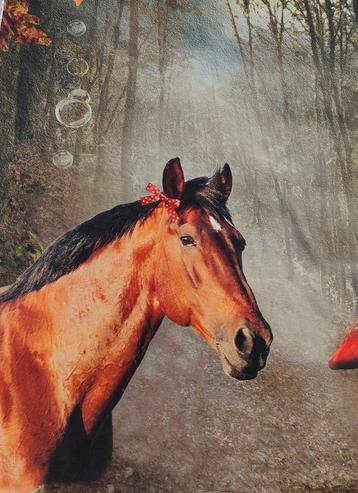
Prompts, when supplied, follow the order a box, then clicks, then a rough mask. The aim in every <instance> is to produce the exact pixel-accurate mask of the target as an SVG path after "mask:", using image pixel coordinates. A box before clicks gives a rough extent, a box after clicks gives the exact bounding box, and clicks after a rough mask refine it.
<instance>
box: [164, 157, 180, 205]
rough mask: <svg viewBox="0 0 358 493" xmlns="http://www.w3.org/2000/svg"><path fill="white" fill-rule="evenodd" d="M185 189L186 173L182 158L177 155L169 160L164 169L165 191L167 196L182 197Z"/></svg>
mask: <svg viewBox="0 0 358 493" xmlns="http://www.w3.org/2000/svg"><path fill="white" fill-rule="evenodd" d="M183 190H184V173H183V170H182V167H181V164H180V159H179V158H178V157H175V158H174V159H171V160H170V161H168V162H167V164H166V165H165V168H164V171H163V192H164V194H165V195H166V196H167V197H170V198H172V199H180V196H181V194H182V193H183Z"/></svg>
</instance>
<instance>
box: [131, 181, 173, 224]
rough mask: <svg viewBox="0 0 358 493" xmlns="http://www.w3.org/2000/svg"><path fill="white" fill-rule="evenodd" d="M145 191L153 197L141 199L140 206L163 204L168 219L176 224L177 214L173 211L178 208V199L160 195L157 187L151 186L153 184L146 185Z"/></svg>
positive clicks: (148, 196)
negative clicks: (155, 203) (154, 203)
mask: <svg viewBox="0 0 358 493" xmlns="http://www.w3.org/2000/svg"><path fill="white" fill-rule="evenodd" d="M146 190H148V192H150V193H152V194H153V195H147V196H146V197H141V199H140V203H141V204H142V205H146V204H152V203H153V202H164V205H165V207H166V209H167V211H168V214H169V217H170V219H171V220H172V221H174V222H177V221H178V219H179V216H178V214H177V213H176V211H175V209H177V208H178V207H179V206H180V200H179V199H171V198H170V197H167V196H166V195H164V193H162V192H161V191H160V190H159V188H158V187H156V186H155V185H153V183H148V185H147V186H146Z"/></svg>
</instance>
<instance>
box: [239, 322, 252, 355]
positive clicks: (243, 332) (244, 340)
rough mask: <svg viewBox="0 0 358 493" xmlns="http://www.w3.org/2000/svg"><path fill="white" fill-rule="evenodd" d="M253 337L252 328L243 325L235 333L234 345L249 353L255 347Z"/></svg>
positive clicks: (242, 351)
mask: <svg viewBox="0 0 358 493" xmlns="http://www.w3.org/2000/svg"><path fill="white" fill-rule="evenodd" d="M253 344H254V343H253V337H252V334H251V331H250V329H248V328H247V327H241V328H240V329H239V330H238V331H237V332H236V334H235V338H234V345H235V347H236V348H237V349H238V350H239V351H240V352H241V353H244V354H246V355H249V354H250V353H251V351H252V348H253Z"/></svg>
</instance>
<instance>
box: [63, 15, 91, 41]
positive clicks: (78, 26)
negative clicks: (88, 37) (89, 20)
mask: <svg viewBox="0 0 358 493" xmlns="http://www.w3.org/2000/svg"><path fill="white" fill-rule="evenodd" d="M86 30H87V27H86V24H85V23H84V22H83V21H81V20H79V19H75V20H73V21H71V22H70V23H69V24H67V32H68V34H71V36H74V37H75V38H79V37H80V36H83V34H84V33H85V32H86Z"/></svg>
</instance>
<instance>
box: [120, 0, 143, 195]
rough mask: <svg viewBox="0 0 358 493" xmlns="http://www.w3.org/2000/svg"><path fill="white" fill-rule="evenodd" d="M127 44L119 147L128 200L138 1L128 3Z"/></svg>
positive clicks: (134, 94)
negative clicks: (124, 91) (125, 81)
mask: <svg viewBox="0 0 358 493" xmlns="http://www.w3.org/2000/svg"><path fill="white" fill-rule="evenodd" d="M129 9H130V10H129V43H128V58H129V60H128V78H127V85H126V99H125V104H124V119H123V130H122V147H121V176H122V185H121V190H122V197H123V200H127V199H128V200H129V197H130V195H131V193H130V188H129V187H130V183H131V174H130V170H131V168H132V165H133V134H134V125H135V102H136V92H137V75H138V57H139V52H138V37H139V1H135V2H130V7H129Z"/></svg>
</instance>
